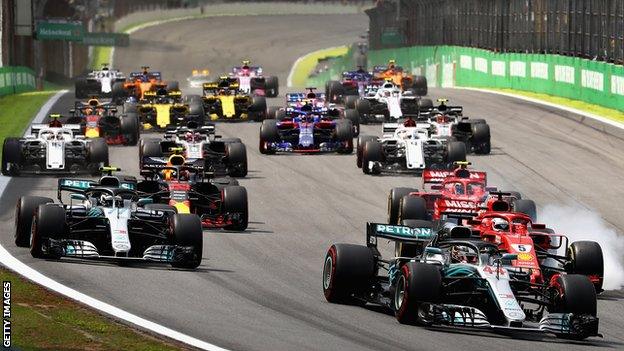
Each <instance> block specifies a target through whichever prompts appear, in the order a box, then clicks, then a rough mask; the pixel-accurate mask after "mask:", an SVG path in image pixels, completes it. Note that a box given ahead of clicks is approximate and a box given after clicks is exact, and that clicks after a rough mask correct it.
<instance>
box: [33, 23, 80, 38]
mask: <svg viewBox="0 0 624 351" xmlns="http://www.w3.org/2000/svg"><path fill="white" fill-rule="evenodd" d="M83 33H84V26H83V25H82V22H47V21H40V22H37V27H36V34H37V39H38V40H66V41H82V36H83Z"/></svg>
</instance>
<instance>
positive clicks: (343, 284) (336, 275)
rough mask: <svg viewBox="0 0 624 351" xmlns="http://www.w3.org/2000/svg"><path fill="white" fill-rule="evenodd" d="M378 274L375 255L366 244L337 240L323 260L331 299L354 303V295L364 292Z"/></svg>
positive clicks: (325, 288)
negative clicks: (338, 241) (371, 279)
mask: <svg viewBox="0 0 624 351" xmlns="http://www.w3.org/2000/svg"><path fill="white" fill-rule="evenodd" d="M374 275H375V257H374V256H373V253H372V251H371V250H370V249H369V248H368V247H366V246H362V245H353V244H333V245H332V246H331V247H330V248H329V250H327V255H325V263H324V264H323V293H324V295H325V299H326V300H327V301H328V302H331V303H353V302H357V301H355V298H354V297H353V295H364V294H365V293H366V291H365V289H366V284H367V283H368V281H369V279H370V278H372V277H373V276H374Z"/></svg>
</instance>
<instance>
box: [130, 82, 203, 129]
mask: <svg viewBox="0 0 624 351" xmlns="http://www.w3.org/2000/svg"><path fill="white" fill-rule="evenodd" d="M124 112H125V113H126V114H127V115H130V116H134V115H137V116H138V119H139V121H140V123H141V125H142V127H143V129H145V130H150V129H156V130H164V129H167V128H170V127H172V126H181V125H186V124H187V123H189V122H193V123H196V124H198V125H202V124H203V123H204V117H205V116H204V107H203V105H202V103H201V102H200V101H188V102H183V100H182V92H180V91H168V90H167V89H165V87H164V86H163V87H160V88H159V89H158V90H156V91H146V92H145V94H144V98H143V99H142V100H139V101H138V102H135V101H133V100H132V99H131V100H129V101H126V102H125V103H124Z"/></svg>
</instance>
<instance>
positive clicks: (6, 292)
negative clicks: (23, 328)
mask: <svg viewBox="0 0 624 351" xmlns="http://www.w3.org/2000/svg"><path fill="white" fill-rule="evenodd" d="M2 331H3V338H2V346H4V347H5V348H9V347H11V282H10V281H3V282H2Z"/></svg>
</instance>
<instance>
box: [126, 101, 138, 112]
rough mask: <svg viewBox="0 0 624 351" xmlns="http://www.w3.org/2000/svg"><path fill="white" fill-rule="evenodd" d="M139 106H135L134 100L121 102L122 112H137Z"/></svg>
mask: <svg viewBox="0 0 624 351" xmlns="http://www.w3.org/2000/svg"><path fill="white" fill-rule="evenodd" d="M138 111H139V108H138V107H137V103H136V102H131V101H126V102H124V104H123V112H124V113H137V112H138Z"/></svg>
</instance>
